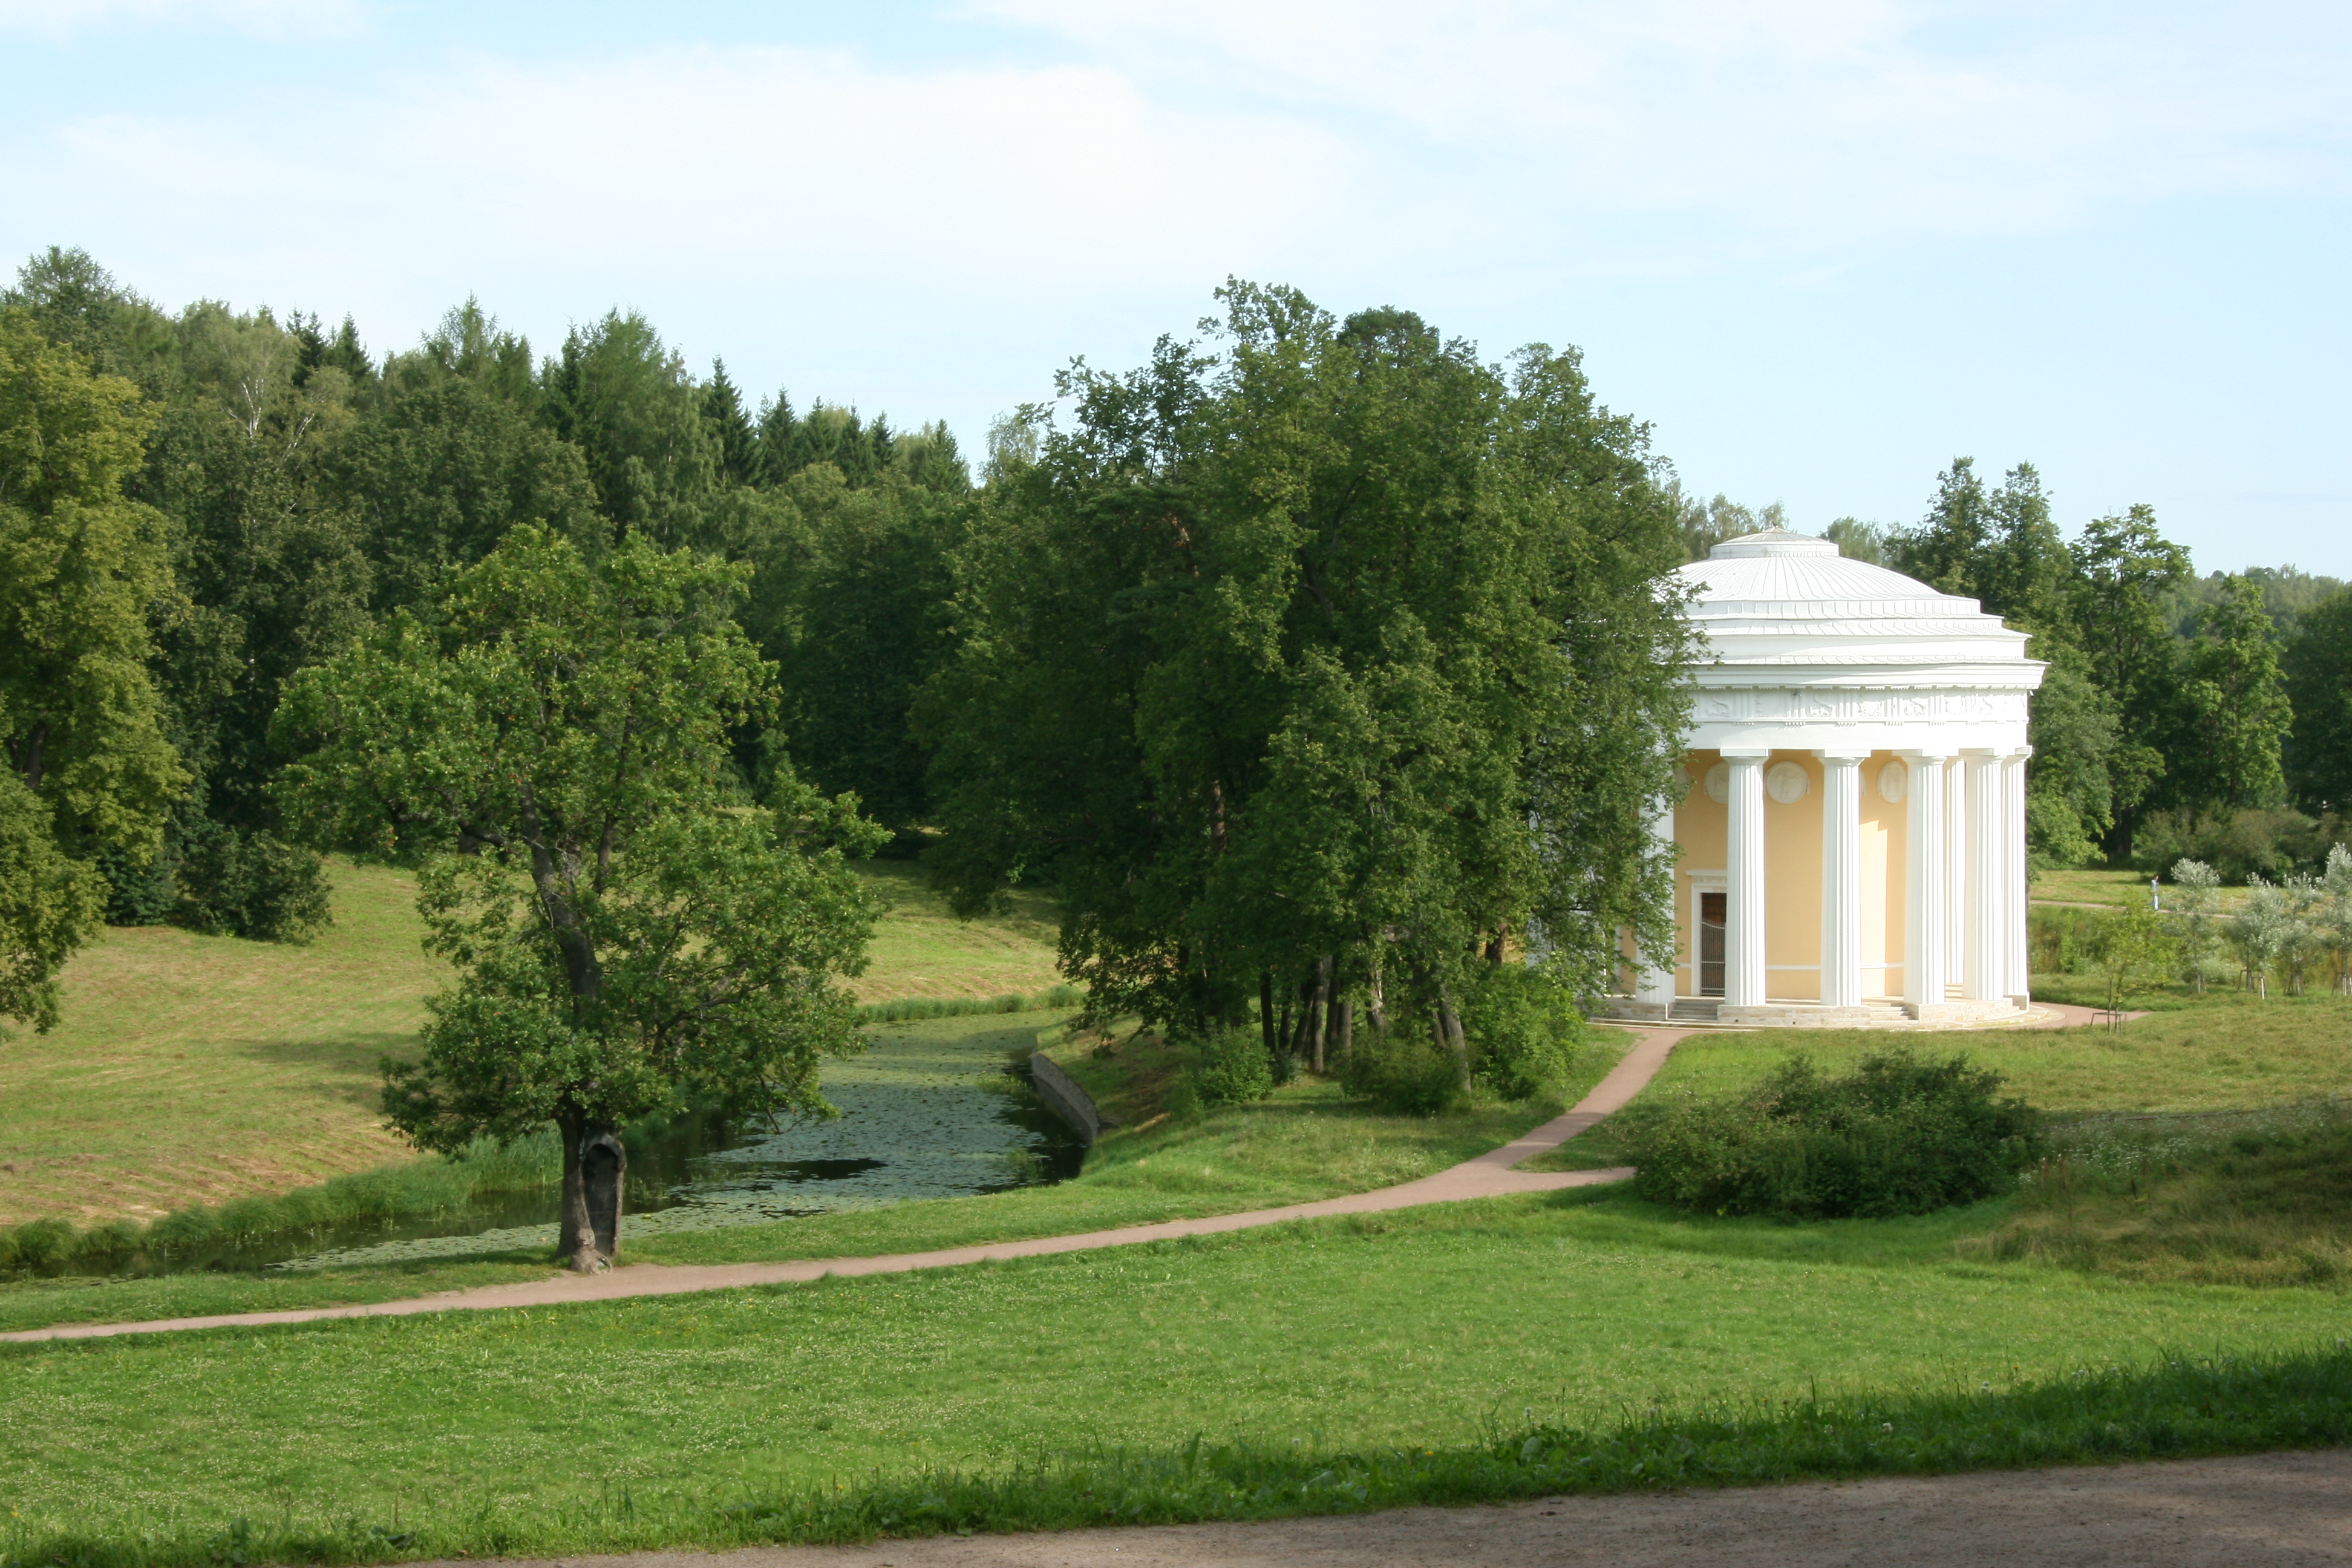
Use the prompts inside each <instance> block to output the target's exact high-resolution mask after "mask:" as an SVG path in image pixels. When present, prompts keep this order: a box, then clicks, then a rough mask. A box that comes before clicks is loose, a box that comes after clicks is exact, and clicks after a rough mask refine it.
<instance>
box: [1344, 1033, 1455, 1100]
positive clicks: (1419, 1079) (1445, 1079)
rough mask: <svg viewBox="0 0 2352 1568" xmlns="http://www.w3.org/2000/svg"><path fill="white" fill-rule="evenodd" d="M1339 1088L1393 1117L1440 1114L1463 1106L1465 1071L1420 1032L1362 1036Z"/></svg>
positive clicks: (1450, 1056) (1346, 1062)
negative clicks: (1463, 1076)
mask: <svg viewBox="0 0 2352 1568" xmlns="http://www.w3.org/2000/svg"><path fill="white" fill-rule="evenodd" d="M1339 1087H1340V1088H1341V1089H1344V1090H1345V1091H1346V1092H1347V1094H1348V1097H1349V1099H1350V1100H1366V1101H1369V1102H1370V1104H1371V1105H1372V1106H1374V1107H1375V1108H1377V1109H1379V1110H1384V1111H1387V1112H1388V1113H1389V1114H1390V1115H1391V1116H1437V1115H1440V1114H1442V1113H1444V1112H1445V1111H1448V1110H1455V1109H1457V1108H1458V1107H1460V1105H1461V1104H1462V1102H1463V1100H1464V1098H1465V1097H1464V1095H1463V1093H1462V1068H1461V1064H1460V1063H1458V1062H1456V1061H1455V1060H1454V1056H1453V1053H1451V1052H1449V1051H1442V1050H1440V1049H1438V1048H1437V1046H1436V1044H1435V1043H1434V1042H1433V1041H1432V1040H1429V1039H1426V1038H1424V1037H1422V1036H1421V1035H1420V1034H1419V1032H1417V1031H1415V1032H1413V1033H1411V1034H1402V1033H1400V1034H1391V1035H1382V1034H1378V1033H1373V1034H1369V1035H1358V1036H1357V1037H1356V1040H1355V1044H1354V1046H1353V1047H1350V1049H1349V1052H1348V1058H1347V1060H1345V1061H1344V1062H1341V1063H1340V1064H1339Z"/></svg>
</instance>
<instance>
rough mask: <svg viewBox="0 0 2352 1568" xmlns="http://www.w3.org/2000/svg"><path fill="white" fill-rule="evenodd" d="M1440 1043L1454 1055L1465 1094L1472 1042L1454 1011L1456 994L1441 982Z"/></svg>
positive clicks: (1468, 1087)
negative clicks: (1466, 1035) (1465, 1034)
mask: <svg viewBox="0 0 2352 1568" xmlns="http://www.w3.org/2000/svg"><path fill="white" fill-rule="evenodd" d="M1437 1026H1438V1037H1439V1038H1438V1043H1439V1044H1440V1045H1442V1046H1444V1047H1445V1048H1446V1049H1447V1050H1449V1051H1452V1052H1453V1053H1454V1072H1455V1074H1456V1076H1458V1077H1459V1078H1460V1079H1461V1081H1462V1089H1463V1092H1465V1093H1467V1092H1469V1089H1470V1042H1469V1041H1468V1040H1467V1039H1466V1038H1465V1037H1463V1034H1462V1016H1461V1015H1460V1014H1458V1013H1456V1012H1454V993H1453V992H1452V990H1450V989H1449V988H1448V987H1447V986H1446V985H1445V984H1444V982H1443V981H1441V982H1439V984H1438V987H1437Z"/></svg>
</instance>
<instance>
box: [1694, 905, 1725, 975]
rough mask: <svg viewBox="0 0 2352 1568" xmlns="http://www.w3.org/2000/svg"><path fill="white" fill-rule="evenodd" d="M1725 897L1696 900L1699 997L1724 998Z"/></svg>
mask: <svg viewBox="0 0 2352 1568" xmlns="http://www.w3.org/2000/svg"><path fill="white" fill-rule="evenodd" d="M1727 896H1728V895H1727V894H1723V893H1701V894H1700V895H1699V896H1698V994H1700V995H1702V996H1720V995H1722V994H1723V902H1724V900H1725V899H1726V898H1727Z"/></svg>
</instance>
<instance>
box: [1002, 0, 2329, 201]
mask: <svg viewBox="0 0 2352 1568" xmlns="http://www.w3.org/2000/svg"><path fill="white" fill-rule="evenodd" d="M975 9H976V10H977V11H978V12H979V13H980V14H984V15H988V16H994V17H997V18H999V19H1002V20H1004V21H1008V22H1013V23H1019V24H1023V25H1026V26H1032V27H1035V28H1040V29H1044V30H1045V31H1047V32H1050V33H1053V34H1056V35H1059V36H1060V37H1064V38H1065V39H1066V40H1069V41H1070V42H1072V43H1073V44H1075V45H1076V46H1077V47H1080V48H1082V49H1083V50H1085V51H1087V53H1089V54H1090V55H1092V56H1093V57H1094V58H1097V59H1098V60H1099V61H1101V62H1103V63H1106V64H1112V65H1116V66H1117V67H1118V68H1120V69H1122V70H1123V71H1125V72H1127V73H1128V74H1129V75H1130V76H1131V77H1132V78H1133V79H1135V80H1137V81H1138V82H1139V84H1142V86H1143V87H1144V89H1146V90H1151V89H1167V90H1171V91H1174V92H1180V93H1181V94H1182V95H1184V96H1187V97H1196V96H1199V95H1202V94H1211V95H1215V94H1223V95H1225V96H1227V97H1228V98H1236V97H1238V98H1243V99H1245V100H1252V101H1257V102H1261V103H1264V102H1269V101H1280V102H1285V103H1287V104H1289V105H1291V106H1293V107H1294V108H1295V110H1297V111H1298V112H1301V113H1310V114H1313V113H1320V114H1326V115H1328V114H1335V113H1336V114H1344V115H1349V116H1352V117H1356V118H1357V120H1358V121H1359V122H1360V123H1362V124H1363V125H1365V126H1366V128H1367V132H1368V133H1369V134H1373V135H1384V136H1385V137H1387V138H1388V139H1390V140H1391V142H1392V143H1394V142H1404V143H1406V144H1408V145H1418V146H1420V147H1421V148H1423V149H1424V150H1425V152H1426V153H1427V154H1428V155H1430V156H1432V157H1441V158H1443V159H1444V160H1446V161H1448V162H1449V163H1454V164H1455V165H1456V166H1457V167H1462V166H1465V165H1466V166H1467V167H1468V168H1471V169H1475V170H1476V171H1478V172H1479V174H1483V175H1484V176H1485V182H1484V183H1485V184H1487V186H1488V187H1489V189H1490V190H1491V191H1492V193H1493V194H1495V195H1503V194H1505V193H1507V192H1508V191H1511V190H1517V191H1519V192H1522V193H1524V194H1525V196H1526V197H1527V198H1529V199H1534V200H1538V201H1543V202H1548V203H1551V204H1555V205H1557V206H1559V207H1560V208H1563V209H1567V208H1572V207H1576V206H1597V207H1601V208H1603V209H1606V210H1611V211H1633V212H1643V211H1647V212H1690V213H1696V214H1704V215H1706V216H1709V217H1710V218H1713V219H1715V220H1717V221H1720V222H1723V223H1725V224H1727V225H1730V226H1735V227H1737V228H1738V229H1740V230H1743V231H1746V232H1747V233H1748V234H1749V235H1750V236H1752V237H1757V238H1766V237H1769V239H1771V240H1774V241H1777V240H1780V239H1782V238H1785V237H1788V236H1791V235H1797V234H1804V235H1810V236H1812V237H1816V238H1817V239H1821V240H1828V241H1831V242H1839V241H1849V240H1854V239H1865V238H1870V237H1908V236H1912V235H1916V234H1920V233H1937V232H1968V233H1984V232H1988V231H2001V230H2009V231H2016V230H2032V229H2035V228H2039V227H2042V226H2049V225H2053V224H2063V223H2066V222H2070V221H2072V220H2074V219H2075V218H2077V217H2079V216H2082V215H2083V214H2084V212H2085V211H2086V210H2088V209H2091V208H2095V207H2096V206H2099V205H2103V204H2112V203H2116V202H2131V201H2139V200H2145V199H2148V198H2151V197H2161V196H2167V195H2184V194H2206V193H2211V192H2214V191H2239V190H2249V189H2255V190H2260V189H2273V190H2275V189H2289V188H2302V189H2309V188H2313V187H2320V188H2325V189H2326V190H2329V191H2331V192H2339V193H2340V192H2341V191H2342V190H2343V189H2344V188H2345V185H2346V183H2347V182H2346V173H2347V151H2352V145H2348V144H2352V95H2347V94H2346V93H2345V92H2344V91H2343V90H2342V85H2341V84H2342V82H2343V80H2344V77H2345V68H2346V66H2347V63H2352V50H2347V26H2346V18H2345V16H2344V14H2343V13H2342V12H2341V11H2340V8H2324V7H2321V6H2317V5H2259V4H2257V5H2244V6H2240V7H2234V8H2231V9H2230V10H2227V11H2224V10H2222V9H2221V8H2214V7H2198V8H2191V9H2189V10H2188V11H2186V12H2181V13H2176V12H2169V11H2168V10H2167V9H2166V8H2165V7H2162V6H2156V5H2140V6H2130V7H2122V8H2111V7H2104V6H2099V5H2073V6H2068V5H2046V6H2042V7H2037V8H2035V9H2033V10H2032V11H2030V12H2022V13H2020V14H2017V15H2014V16H2002V15H2001V14H2000V11H1999V10H1998V9H1997V8H1990V7H1986V6H1983V5H1976V6H1971V7H1968V8H1966V9H1965V10H1961V9H1955V8H1942V9H1939V8H1937V7H1933V6H1929V5H1898V4H1894V3H1891V0H1798V3H1792V4H1781V5H1756V4H1753V3H1750V0H1648V3H1645V4H1642V5H1625V4H1622V3H1619V0H1610V3H1607V4H1596V3H1584V4H1575V5H1515V4H1507V3H1501V0H1485V3H1477V0H1474V3H1457V4H1452V5H1446V4H1435V3H1406V0H1360V3H1358V4H1352V5H1347V6H1335V5H1328V4H1318V3H1316V0H1249V3H1248V4H1245V5H1244V4H1241V3H1239V0H1206V3H1203V4H1197V5H1185V6H1182V7H1174V6H1169V5H1150V4H1140V3H1135V0H979V3H978V4H977V5H976V7H975Z"/></svg>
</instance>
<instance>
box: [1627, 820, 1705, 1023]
mask: <svg viewBox="0 0 2352 1568" xmlns="http://www.w3.org/2000/svg"><path fill="white" fill-rule="evenodd" d="M1674 843H1675V805H1674V802H1672V801H1660V802H1657V803H1656V804H1655V805H1654V806H1653V807H1652V809H1651V812H1650V849H1651V852H1652V853H1653V854H1655V855H1658V856H1661V857H1664V858H1671V856H1672V852H1673V849H1674ZM1676 890H1677V892H1679V890H1680V884H1679V883H1677V884H1676ZM1675 908H1676V910H1677V913H1676V915H1675V927H1676V929H1678V930H1679V929H1680V927H1681V925H1682V918H1681V915H1680V912H1679V911H1680V909H1681V904H1680V900H1677V901H1676V904H1675ZM1640 958H1641V960H1643V962H1640V963H1637V964H1636V966H1635V968H1634V971H1633V1000H1634V1001H1636V1002H1654V1003H1657V1004H1659V1005H1663V1006H1666V1007H1672V1006H1673V1005H1675V950H1674V949H1673V948H1671V947H1670V948H1668V949H1666V951H1665V952H1645V953H1642V954H1641V955H1640ZM1692 989H1693V990H1696V989H1697V987H1696V986H1693V987H1692Z"/></svg>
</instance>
